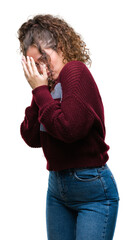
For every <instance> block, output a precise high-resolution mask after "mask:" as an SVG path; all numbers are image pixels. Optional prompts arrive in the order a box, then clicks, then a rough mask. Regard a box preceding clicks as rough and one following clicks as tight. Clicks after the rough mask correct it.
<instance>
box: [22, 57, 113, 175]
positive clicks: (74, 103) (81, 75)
mask: <svg viewBox="0 0 138 240" xmlns="http://www.w3.org/2000/svg"><path fill="white" fill-rule="evenodd" d="M32 94H33V98H32V102H31V106H29V107H27V108H26V110H25V118H24V121H23V122H22V123H21V127H20V131H21V136H22V138H23V139H24V141H25V142H26V143H27V144H28V145H29V146H30V147H42V149H43V152H44V155H45V157H46V159H47V169H48V170H49V171H60V170H63V169H68V168H80V167H97V166H102V165H104V164H105V163H106V162H107V160H108V158H109V157H108V153H107V151H108V150H109V146H108V145H107V144H106V143H105V124H104V108H103V104H102V99H101V96H100V93H99V90H98V87H97V85H96V83H95V81H94V79H93V77H92V74H91V73H90V71H89V70H88V68H87V67H86V65H85V64H84V63H82V62H80V61H71V62H69V63H67V64H66V65H65V66H64V67H63V69H62V70H61V72H60V74H59V77H58V79H57V83H56V85H55V88H54V90H53V91H52V92H51V93H50V91H49V88H48V86H46V85H43V86H40V87H37V88H35V89H34V90H32Z"/></svg>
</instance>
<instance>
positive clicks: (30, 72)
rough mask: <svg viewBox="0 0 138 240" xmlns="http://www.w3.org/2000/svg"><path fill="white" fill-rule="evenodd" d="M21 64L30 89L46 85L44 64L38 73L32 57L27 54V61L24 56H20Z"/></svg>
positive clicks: (46, 77) (46, 78)
mask: <svg viewBox="0 0 138 240" xmlns="http://www.w3.org/2000/svg"><path fill="white" fill-rule="evenodd" d="M22 66H23V70H24V74H25V77H26V79H27V81H28V83H29V84H30V86H31V87H32V89H35V88H36V87H39V86H42V85H48V76H47V72H46V66H45V64H43V65H42V72H43V73H42V74H40V73H39V72H38V70H37V67H36V65H35V62H34V59H33V58H32V57H28V56H27V61H26V59H25V57H24V56H23V58H22Z"/></svg>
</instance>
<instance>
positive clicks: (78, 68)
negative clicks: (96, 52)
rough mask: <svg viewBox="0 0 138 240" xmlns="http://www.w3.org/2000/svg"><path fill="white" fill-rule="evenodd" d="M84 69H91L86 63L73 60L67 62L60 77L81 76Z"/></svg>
mask: <svg viewBox="0 0 138 240" xmlns="http://www.w3.org/2000/svg"><path fill="white" fill-rule="evenodd" d="M82 71H89V70H88V68H87V67H86V65H85V64H84V63H83V62H80V61H71V62H68V63H66V64H65V66H64V67H63V68H62V70H61V72H60V74H59V77H60V78H61V79H62V78H63V77H65V76H66V77H67V76H69V75H71V76H73V75H74V76H78V77H79V76H80V75H81V73H82Z"/></svg>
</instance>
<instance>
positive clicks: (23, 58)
mask: <svg viewBox="0 0 138 240" xmlns="http://www.w3.org/2000/svg"><path fill="white" fill-rule="evenodd" d="M22 61H24V63H26V57H25V56H24V55H22Z"/></svg>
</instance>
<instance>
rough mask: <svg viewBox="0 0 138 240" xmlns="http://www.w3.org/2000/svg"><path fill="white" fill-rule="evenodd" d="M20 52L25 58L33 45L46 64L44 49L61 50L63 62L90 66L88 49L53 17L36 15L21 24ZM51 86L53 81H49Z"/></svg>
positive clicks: (79, 38)
mask: <svg viewBox="0 0 138 240" xmlns="http://www.w3.org/2000/svg"><path fill="white" fill-rule="evenodd" d="M18 39H19V41H20V51H21V52H22V53H23V54H24V55H25V56H26V52H27V50H28V48H29V46H31V45H35V46H36V47H37V48H38V49H39V51H40V53H41V54H42V56H44V59H45V61H46V62H47V64H48V56H47V55H46V53H45V51H44V50H43V49H44V48H52V49H54V50H55V51H57V52H58V51H59V50H61V51H62V53H63V58H64V59H63V62H70V61H73V60H76V61H81V62H83V63H85V64H87V65H89V66H91V59H90V54H89V49H88V48H86V44H85V42H84V41H83V40H82V38H81V36H80V35H79V34H77V33H76V32H75V31H74V29H73V28H72V27H71V26H69V24H67V23H66V22H65V21H64V19H61V18H59V17H54V16H52V15H50V14H47V15H36V16H34V17H33V18H32V19H29V20H28V21H27V22H25V23H23V24H22V25H21V27H20V28H19V30H18ZM48 67H49V66H48ZM49 82H50V84H49V85H51V86H52V85H53V84H54V81H52V80H51V81H49Z"/></svg>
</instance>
